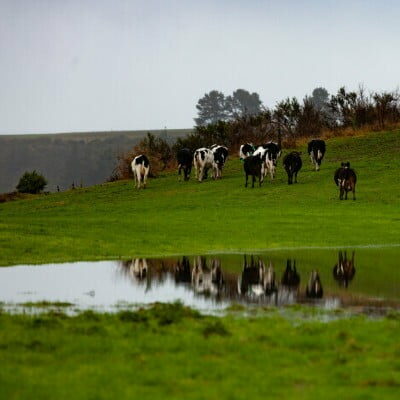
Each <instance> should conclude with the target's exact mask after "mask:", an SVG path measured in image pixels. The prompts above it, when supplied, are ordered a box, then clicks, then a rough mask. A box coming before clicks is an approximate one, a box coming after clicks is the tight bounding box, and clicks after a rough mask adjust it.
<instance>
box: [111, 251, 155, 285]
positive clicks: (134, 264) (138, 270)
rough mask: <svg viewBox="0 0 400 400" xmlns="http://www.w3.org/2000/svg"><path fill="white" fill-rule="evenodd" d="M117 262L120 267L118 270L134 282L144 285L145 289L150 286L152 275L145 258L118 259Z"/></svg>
mask: <svg viewBox="0 0 400 400" xmlns="http://www.w3.org/2000/svg"><path fill="white" fill-rule="evenodd" d="M119 264H120V267H121V269H120V272H121V273H122V274H123V275H125V276H126V277H128V278H129V279H130V280H131V281H132V282H133V283H134V284H139V285H145V286H146V290H147V289H149V288H150V284H151V280H152V277H151V276H150V269H149V267H148V264H147V260H146V259H145V258H134V259H133V260H126V261H120V262H119Z"/></svg>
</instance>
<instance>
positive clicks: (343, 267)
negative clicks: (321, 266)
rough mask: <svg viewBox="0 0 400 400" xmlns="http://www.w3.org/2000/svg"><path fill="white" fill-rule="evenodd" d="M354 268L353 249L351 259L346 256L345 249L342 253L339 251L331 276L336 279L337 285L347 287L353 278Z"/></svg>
mask: <svg viewBox="0 0 400 400" xmlns="http://www.w3.org/2000/svg"><path fill="white" fill-rule="evenodd" d="M355 273H356V269H355V267H354V251H353V252H352V256H351V259H348V258H347V251H345V252H344V256H343V253H342V252H341V251H339V260H338V262H337V264H336V265H335V266H334V267H333V277H334V278H335V279H336V280H337V282H338V283H339V285H341V286H343V287H346V288H347V287H348V286H349V283H350V282H351V281H352V280H353V278H354V275H355Z"/></svg>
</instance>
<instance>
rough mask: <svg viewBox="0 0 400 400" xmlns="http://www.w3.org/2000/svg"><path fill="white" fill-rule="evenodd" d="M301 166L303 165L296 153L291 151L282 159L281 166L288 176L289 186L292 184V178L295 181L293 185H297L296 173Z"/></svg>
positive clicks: (298, 154)
mask: <svg viewBox="0 0 400 400" xmlns="http://www.w3.org/2000/svg"><path fill="white" fill-rule="evenodd" d="M302 165H303V163H302V161H301V157H300V153H299V152H298V151H292V152H291V153H289V154H287V155H286V156H285V158H284V159H283V166H284V167H285V170H286V172H287V175H288V184H289V185H291V184H292V183H293V177H294V179H295V183H297V173H298V172H299V171H300V170H301V167H302Z"/></svg>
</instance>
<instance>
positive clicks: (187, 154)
mask: <svg viewBox="0 0 400 400" xmlns="http://www.w3.org/2000/svg"><path fill="white" fill-rule="evenodd" d="M176 159H177V161H178V174H179V175H181V172H182V170H183V175H184V178H183V179H184V180H185V181H187V180H189V177H190V172H191V171H192V164H193V153H192V152H191V151H190V150H189V149H186V148H185V149H180V150H179V151H178V152H177V154H176Z"/></svg>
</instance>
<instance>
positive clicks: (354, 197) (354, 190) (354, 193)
mask: <svg viewBox="0 0 400 400" xmlns="http://www.w3.org/2000/svg"><path fill="white" fill-rule="evenodd" d="M355 199H356V187H355V186H353V200H355Z"/></svg>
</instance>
